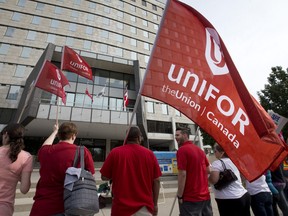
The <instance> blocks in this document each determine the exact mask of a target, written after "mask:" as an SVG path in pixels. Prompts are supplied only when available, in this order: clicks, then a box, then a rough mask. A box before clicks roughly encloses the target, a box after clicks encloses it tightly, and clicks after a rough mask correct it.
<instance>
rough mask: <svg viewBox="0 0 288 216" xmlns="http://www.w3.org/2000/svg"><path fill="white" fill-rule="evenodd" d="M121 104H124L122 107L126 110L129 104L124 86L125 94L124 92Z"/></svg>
mask: <svg viewBox="0 0 288 216" xmlns="http://www.w3.org/2000/svg"><path fill="white" fill-rule="evenodd" d="M123 103H124V107H125V108H126V107H127V106H128V104H129V99H128V89H127V86H126V89H125V92H124V96H123Z"/></svg>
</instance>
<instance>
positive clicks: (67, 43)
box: [66, 37, 74, 46]
mask: <svg viewBox="0 0 288 216" xmlns="http://www.w3.org/2000/svg"><path fill="white" fill-rule="evenodd" d="M73 44H74V38H71V37H67V38H66V45H67V46H73Z"/></svg>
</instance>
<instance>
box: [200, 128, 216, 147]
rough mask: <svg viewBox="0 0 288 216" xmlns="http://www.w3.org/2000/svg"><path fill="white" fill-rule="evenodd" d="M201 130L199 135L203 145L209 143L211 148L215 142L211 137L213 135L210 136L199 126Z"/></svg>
mask: <svg viewBox="0 0 288 216" xmlns="http://www.w3.org/2000/svg"><path fill="white" fill-rule="evenodd" d="M200 131H201V136H202V137H203V143H204V144H205V145H210V146H211V147H212V149H213V147H214V144H215V142H216V141H215V140H214V139H213V137H211V136H210V135H209V134H208V133H207V132H206V131H205V130H203V129H202V128H200Z"/></svg>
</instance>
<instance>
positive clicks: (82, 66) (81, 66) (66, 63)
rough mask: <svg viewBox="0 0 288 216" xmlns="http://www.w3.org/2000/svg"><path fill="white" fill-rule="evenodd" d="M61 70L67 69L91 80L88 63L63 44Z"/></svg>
mask: <svg viewBox="0 0 288 216" xmlns="http://www.w3.org/2000/svg"><path fill="white" fill-rule="evenodd" d="M61 70H68V71H70V72H72V73H76V74H78V75H80V76H83V77H85V78H87V79H90V80H93V76H92V70H91V68H90V66H89V64H88V63H87V62H86V61H85V60H84V59H83V58H82V57H81V56H80V55H79V54H78V53H76V52H75V51H74V50H73V49H71V48H69V47H68V46H64V48H63V52H62V62H61Z"/></svg>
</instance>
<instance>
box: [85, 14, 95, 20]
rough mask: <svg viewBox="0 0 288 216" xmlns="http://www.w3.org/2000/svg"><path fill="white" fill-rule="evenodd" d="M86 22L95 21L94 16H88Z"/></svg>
mask: <svg viewBox="0 0 288 216" xmlns="http://www.w3.org/2000/svg"><path fill="white" fill-rule="evenodd" d="M87 20H89V21H94V20H95V15H94V14H88V16H87Z"/></svg>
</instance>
